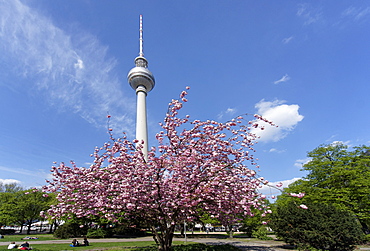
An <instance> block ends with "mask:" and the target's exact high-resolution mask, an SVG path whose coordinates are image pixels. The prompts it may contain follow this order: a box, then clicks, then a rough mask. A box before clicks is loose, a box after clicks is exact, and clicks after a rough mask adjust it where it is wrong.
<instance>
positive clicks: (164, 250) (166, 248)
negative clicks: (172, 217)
mask: <svg viewBox="0 0 370 251" xmlns="http://www.w3.org/2000/svg"><path fill="white" fill-rule="evenodd" d="M151 228H152V233H153V238H154V241H155V242H156V243H157V245H158V250H161V251H170V250H171V247H172V239H173V234H174V230H175V225H170V227H167V226H161V227H160V230H159V231H158V230H157V229H156V228H155V226H152V227H151Z"/></svg>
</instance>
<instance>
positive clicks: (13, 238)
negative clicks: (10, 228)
mask: <svg viewBox="0 0 370 251" xmlns="http://www.w3.org/2000/svg"><path fill="white" fill-rule="evenodd" d="M27 236H28V237H37V238H38V239H37V240H22V238H25V237H27ZM49 240H58V238H55V237H54V236H53V235H52V234H33V235H32V234H30V235H27V234H14V235H13V234H12V235H4V238H2V239H0V242H9V243H10V242H12V241H15V242H20V241H28V242H29V243H31V242H32V241H49Z"/></svg>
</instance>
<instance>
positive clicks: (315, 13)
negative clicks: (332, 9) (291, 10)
mask: <svg viewBox="0 0 370 251" xmlns="http://www.w3.org/2000/svg"><path fill="white" fill-rule="evenodd" d="M297 16H298V17H301V18H303V20H304V23H303V24H304V25H309V24H313V23H316V22H318V21H319V20H321V19H322V11H321V9H320V8H313V7H312V6H311V5H309V4H306V3H305V4H300V5H299V8H298V10H297Z"/></svg>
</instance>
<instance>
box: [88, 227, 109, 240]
mask: <svg viewBox="0 0 370 251" xmlns="http://www.w3.org/2000/svg"><path fill="white" fill-rule="evenodd" d="M112 236H113V233H112V230H111V229H105V228H96V229H89V230H88V231H87V235H86V237H87V238H107V237H112Z"/></svg>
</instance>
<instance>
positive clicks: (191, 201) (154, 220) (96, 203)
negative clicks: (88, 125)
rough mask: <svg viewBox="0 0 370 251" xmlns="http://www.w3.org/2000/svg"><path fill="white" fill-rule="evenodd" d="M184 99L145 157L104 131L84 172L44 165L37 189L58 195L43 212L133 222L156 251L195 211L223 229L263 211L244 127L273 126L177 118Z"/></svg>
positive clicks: (252, 138)
mask: <svg viewBox="0 0 370 251" xmlns="http://www.w3.org/2000/svg"><path fill="white" fill-rule="evenodd" d="M187 89H188V87H187ZM186 95H187V92H186V91H183V92H182V93H181V95H180V99H178V100H172V102H171V103H169V108H168V112H167V114H166V116H165V119H164V122H163V123H161V124H160V125H161V127H162V128H163V130H162V131H160V132H159V133H158V134H157V135H156V139H157V141H158V144H157V146H156V147H152V148H151V150H150V151H149V153H148V156H147V157H146V156H144V155H143V153H142V151H141V144H142V143H143V142H138V140H132V141H131V140H128V139H127V136H126V135H125V134H124V136H123V137H122V138H119V139H115V138H114V137H113V135H112V133H111V132H110V131H111V130H109V132H110V136H111V141H110V142H108V143H106V144H105V145H104V146H103V147H101V148H96V149H95V152H94V154H93V157H94V159H95V160H94V163H93V164H92V165H91V166H90V167H88V168H85V167H77V166H76V164H75V163H73V162H72V163H71V166H67V165H65V164H64V163H61V164H60V165H58V166H54V167H52V170H51V171H52V175H53V179H52V180H50V181H48V183H49V185H48V186H45V187H44V191H45V192H56V193H58V196H57V199H58V201H59V203H58V204H56V205H53V206H52V207H51V209H49V210H48V211H47V212H46V213H47V214H48V215H49V216H51V217H53V218H58V217H62V216H68V215H72V214H73V215H75V216H77V217H93V216H100V217H105V218H107V219H109V220H112V221H115V220H117V219H119V218H122V217H125V218H129V219H130V218H134V219H140V220H142V221H143V222H145V223H146V224H147V225H148V226H150V227H151V231H152V232H153V235H154V240H155V241H156V243H157V244H158V247H159V250H169V249H170V247H171V244H172V239H173V234H174V229H175V225H176V224H181V223H183V222H186V221H191V220H192V219H195V218H196V217H197V214H198V213H199V211H200V210H201V211H202V212H204V213H207V214H209V215H210V216H211V217H214V218H216V219H218V220H219V221H220V222H221V223H222V224H223V225H225V226H228V225H231V224H233V223H234V222H236V221H237V220H239V219H240V218H241V217H245V216H247V215H248V216H253V213H252V209H259V210H262V211H263V212H265V213H269V212H270V210H269V209H268V207H267V206H266V205H265V204H264V202H263V199H264V198H265V196H263V195H262V194H260V193H259V192H258V190H257V189H258V187H259V186H260V185H262V184H266V183H267V181H266V180H264V179H263V178H258V177H257V174H256V171H255V170H253V169H256V168H258V165H257V163H256V158H255V157H254V156H253V153H254V152H255V150H254V149H253V146H254V144H255V143H256V138H257V137H256V135H254V134H252V133H251V132H250V130H251V128H261V129H263V127H261V126H260V125H259V121H264V122H267V123H269V124H270V125H272V126H274V125H273V124H272V123H271V122H269V121H267V120H266V119H264V118H262V117H261V116H259V115H254V117H253V118H252V121H246V120H245V117H246V116H248V115H243V116H238V117H237V118H235V119H233V120H231V121H228V122H225V123H220V122H216V121H212V120H207V121H200V120H193V121H190V117H189V116H188V115H186V116H184V117H182V118H180V117H179V114H178V113H179V111H180V109H181V108H182V106H183V103H184V102H187V99H186ZM108 117H110V116H108ZM263 124H265V123H263ZM251 167H253V169H252V168H251Z"/></svg>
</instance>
